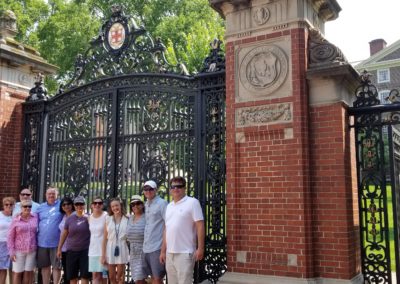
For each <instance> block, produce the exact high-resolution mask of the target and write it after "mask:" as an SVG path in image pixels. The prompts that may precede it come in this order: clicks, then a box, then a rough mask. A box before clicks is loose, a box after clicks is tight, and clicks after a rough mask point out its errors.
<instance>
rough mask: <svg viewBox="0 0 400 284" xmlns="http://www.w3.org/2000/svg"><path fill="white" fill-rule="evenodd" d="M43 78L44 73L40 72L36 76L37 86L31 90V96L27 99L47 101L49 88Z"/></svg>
mask: <svg viewBox="0 0 400 284" xmlns="http://www.w3.org/2000/svg"><path fill="white" fill-rule="evenodd" d="M43 79H44V75H43V74H42V73H38V74H37V75H36V76H35V87H33V88H32V89H30V90H29V97H28V98H27V99H26V100H27V101H38V100H44V101H47V99H48V96H47V89H46V87H45V86H44V82H43Z"/></svg>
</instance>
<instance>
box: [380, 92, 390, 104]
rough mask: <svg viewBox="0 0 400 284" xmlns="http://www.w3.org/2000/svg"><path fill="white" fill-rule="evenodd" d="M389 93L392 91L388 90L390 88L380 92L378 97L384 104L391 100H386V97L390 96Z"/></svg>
mask: <svg viewBox="0 0 400 284" xmlns="http://www.w3.org/2000/svg"><path fill="white" fill-rule="evenodd" d="M389 93H390V91H388V90H385V91H380V92H379V96H378V99H379V100H380V101H381V104H382V105H385V104H389V103H390V102H389V101H387V100H386V98H387V97H389Z"/></svg>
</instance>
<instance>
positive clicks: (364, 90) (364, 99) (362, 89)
mask: <svg viewBox="0 0 400 284" xmlns="http://www.w3.org/2000/svg"><path fill="white" fill-rule="evenodd" d="M356 98H357V99H356V100H355V102H354V103H353V106H354V107H366V106H375V105H379V104H380V103H381V102H380V100H379V99H378V91H377V89H376V87H375V85H373V84H372V83H371V74H370V73H368V72H367V71H366V70H365V71H364V72H363V73H362V74H361V85H360V86H359V87H358V88H357V89H356Z"/></svg>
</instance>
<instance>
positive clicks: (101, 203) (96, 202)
mask: <svg viewBox="0 0 400 284" xmlns="http://www.w3.org/2000/svg"><path fill="white" fill-rule="evenodd" d="M92 204H93V205H103V201H93V202H92Z"/></svg>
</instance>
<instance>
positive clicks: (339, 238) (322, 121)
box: [310, 102, 360, 279]
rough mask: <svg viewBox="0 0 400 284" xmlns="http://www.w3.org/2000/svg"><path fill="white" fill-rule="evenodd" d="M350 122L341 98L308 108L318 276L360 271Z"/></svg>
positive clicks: (344, 275) (347, 275)
mask: <svg viewBox="0 0 400 284" xmlns="http://www.w3.org/2000/svg"><path fill="white" fill-rule="evenodd" d="M348 125H349V118H348V116H347V111H346V106H345V105H343V103H341V102H339V103H336V104H332V105H325V106H317V107H312V108H311V110H310V129H311V131H310V133H311V135H310V137H311V138H310V149H311V169H312V170H311V189H312V200H313V219H314V221H313V243H314V246H313V247H314V265H315V269H316V276H317V277H325V278H341V279H351V278H353V277H354V276H356V274H358V273H359V272H360V271H359V268H360V267H359V265H360V261H359V255H358V251H359V249H358V247H359V243H358V239H359V238H358V228H357V227H358V215H357V214H356V213H357V212H358V211H357V187H356V184H355V181H356V173H355V170H354V169H356V167H355V164H354V163H355V157H354V153H355V152H354V138H353V137H354V133H350V130H349V126H348ZM346 146H347V147H346ZM350 146H351V147H350ZM351 149H353V151H352V152H351ZM349 161H351V163H350V162H349Z"/></svg>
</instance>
